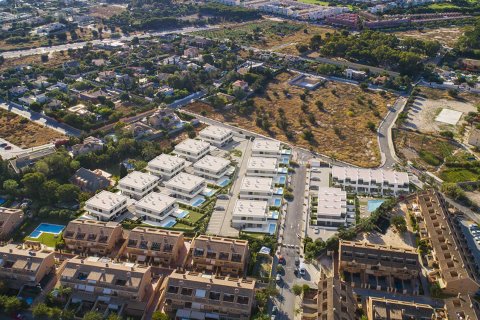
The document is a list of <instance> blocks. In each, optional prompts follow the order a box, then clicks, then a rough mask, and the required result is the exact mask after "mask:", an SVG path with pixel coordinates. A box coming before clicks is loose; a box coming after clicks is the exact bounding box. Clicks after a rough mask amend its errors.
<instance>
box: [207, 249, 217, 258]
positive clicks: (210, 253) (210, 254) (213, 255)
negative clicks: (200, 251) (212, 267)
mask: <svg viewBox="0 0 480 320" xmlns="http://www.w3.org/2000/svg"><path fill="white" fill-rule="evenodd" d="M216 257H217V254H216V253H215V252H213V251H207V258H208V259H215V258H216Z"/></svg>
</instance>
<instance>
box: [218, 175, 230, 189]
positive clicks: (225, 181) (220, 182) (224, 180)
mask: <svg viewBox="0 0 480 320" xmlns="http://www.w3.org/2000/svg"><path fill="white" fill-rule="evenodd" d="M229 183H230V179H229V178H225V177H224V178H220V180H218V182H217V186H220V187H225V186H227V185H228V184H229Z"/></svg>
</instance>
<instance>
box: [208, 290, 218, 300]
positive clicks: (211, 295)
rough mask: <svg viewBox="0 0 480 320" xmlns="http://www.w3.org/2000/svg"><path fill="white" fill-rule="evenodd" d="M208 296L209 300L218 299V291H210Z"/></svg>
mask: <svg viewBox="0 0 480 320" xmlns="http://www.w3.org/2000/svg"><path fill="white" fill-rule="evenodd" d="M209 298H210V300H220V292H213V291H210V294H209Z"/></svg>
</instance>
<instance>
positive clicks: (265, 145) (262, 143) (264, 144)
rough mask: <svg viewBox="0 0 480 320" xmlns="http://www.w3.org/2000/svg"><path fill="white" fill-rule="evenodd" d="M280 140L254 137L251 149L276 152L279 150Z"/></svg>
mask: <svg viewBox="0 0 480 320" xmlns="http://www.w3.org/2000/svg"><path fill="white" fill-rule="evenodd" d="M280 146H281V144H280V141H276V140H269V139H255V140H254V141H253V145H252V151H253V152H255V151H267V152H277V151H280Z"/></svg>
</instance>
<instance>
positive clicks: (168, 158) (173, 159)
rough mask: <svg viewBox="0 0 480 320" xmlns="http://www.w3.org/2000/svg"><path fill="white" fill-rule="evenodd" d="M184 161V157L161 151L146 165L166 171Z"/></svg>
mask: <svg viewBox="0 0 480 320" xmlns="http://www.w3.org/2000/svg"><path fill="white" fill-rule="evenodd" d="M184 163H185V159H183V158H180V157H177V156H172V155H171V154H166V153H162V154H161V155H159V156H157V157H155V159H153V160H151V161H150V162H149V163H148V165H149V166H150V165H151V166H154V167H158V168H161V169H165V170H167V171H172V170H173V169H175V168H176V167H177V166H179V165H182V164H184Z"/></svg>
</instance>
